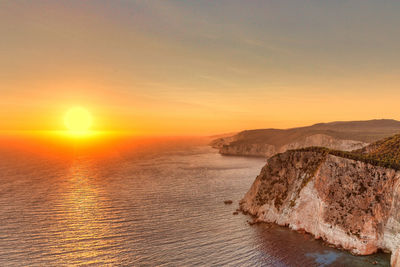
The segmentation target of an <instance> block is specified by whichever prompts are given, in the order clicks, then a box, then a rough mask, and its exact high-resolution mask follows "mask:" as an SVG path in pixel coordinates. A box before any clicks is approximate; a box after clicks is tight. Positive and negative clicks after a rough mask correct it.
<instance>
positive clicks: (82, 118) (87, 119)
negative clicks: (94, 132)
mask: <svg viewBox="0 0 400 267" xmlns="http://www.w3.org/2000/svg"><path fill="white" fill-rule="evenodd" d="M92 121H93V120H92V116H91V115H90V113H89V112H88V111H87V110H86V109H84V108H81V107H74V108H71V109H70V110H68V112H67V113H66V114H65V118H64V122H65V126H66V127H67V128H68V130H69V131H71V132H72V133H86V132H87V131H88V130H89V128H90V126H92Z"/></svg>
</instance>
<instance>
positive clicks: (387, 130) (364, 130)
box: [212, 120, 400, 158]
mask: <svg viewBox="0 0 400 267" xmlns="http://www.w3.org/2000/svg"><path fill="white" fill-rule="evenodd" d="M398 132H400V122H399V121H395V120H370V121H349V122H331V123H319V124H315V125H311V126H307V127H299V128H291V129H284V130H282V129H259V130H246V131H242V132H240V133H237V134H235V135H231V136H229V137H227V136H224V137H223V138H218V139H215V140H214V141H213V142H212V146H213V147H215V148H218V149H219V152H220V153H221V154H224V155H240V156H258V157H267V158H268V157H271V156H273V155H275V154H277V153H282V152H285V151H286V150H288V149H296V148H302V147H308V146H323V147H328V148H331V149H339V150H344V151H351V150H355V149H361V148H363V147H365V146H366V145H367V144H369V143H372V142H375V141H377V140H380V139H382V138H386V137H389V136H392V135H394V134H396V133H398Z"/></svg>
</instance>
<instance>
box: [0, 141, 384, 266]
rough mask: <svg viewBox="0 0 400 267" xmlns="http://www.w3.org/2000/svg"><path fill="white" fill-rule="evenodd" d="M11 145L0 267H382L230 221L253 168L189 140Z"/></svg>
mask: <svg viewBox="0 0 400 267" xmlns="http://www.w3.org/2000/svg"><path fill="white" fill-rule="evenodd" d="M16 143H18V142H15V140H14V142H6V141H3V142H2V143H1V149H0V266H352V267H353V266H389V261H390V255H388V254H384V253H378V254H374V255H371V256H353V255H351V254H350V253H348V252H346V251H341V250H338V249H335V248H331V247H329V246H328V245H327V244H324V242H322V241H321V240H315V239H314V238H313V237H312V236H311V235H308V234H301V233H297V232H295V231H292V230H290V229H287V228H285V227H280V226H276V225H269V224H256V225H249V224H248V223H247V222H248V221H250V220H251V217H250V216H249V215H244V214H241V213H239V214H238V215H234V214H233V213H234V212H235V210H236V209H237V208H238V203H239V201H240V199H241V198H242V197H243V196H244V194H245V193H246V192H247V190H248V189H249V188H250V186H251V184H252V183H253V181H254V179H255V178H256V176H257V175H258V174H259V172H260V170H261V168H262V167H263V166H264V165H265V164H266V160H265V159H263V158H250V157H239V156H222V155H220V154H219V153H218V151H217V150H216V149H214V148H212V147H210V146H209V145H208V141H207V140H203V139H200V138H153V139H145V140H144V139H140V138H136V139H132V140H130V141H127V139H125V140H124V141H123V142H120V143H119V144H118V145H115V146H114V145H112V146H108V147H107V149H105V150H103V151H102V153H100V152H99V153H97V152H96V153H93V152H92V153H90V152H88V151H89V150H88V149H81V146H80V145H79V144H78V145H77V144H73V145H72V144H71V149H70V150H69V152H68V153H64V154H59V153H56V152H54V151H55V150H54V149H53V150H51V149H47V148H48V147H46V145H42V146H41V147H38V146H30V149H24V146H23V145H21V142H20V143H18V145H15V144H16ZM10 144H13V145H10ZM67 146H68V145H67ZM64 148H65V146H64ZM225 200H232V201H233V203H232V204H225V203H224V201H225Z"/></svg>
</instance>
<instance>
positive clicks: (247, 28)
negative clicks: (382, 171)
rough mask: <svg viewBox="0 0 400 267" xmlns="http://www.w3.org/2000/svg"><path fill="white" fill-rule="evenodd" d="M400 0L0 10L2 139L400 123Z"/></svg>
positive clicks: (12, 6)
mask: <svg viewBox="0 0 400 267" xmlns="http://www.w3.org/2000/svg"><path fill="white" fill-rule="evenodd" d="M398 14H400V1H386V0H383V1H375V0H357V1H352V0H347V1H345V0H336V1H322V0H318V1H317V0H312V1H311V0H291V1H288V0H276V1H267V0H264V1H257V0H250V1H236V0H229V1H228V0H220V1H211V0H209V1H208V0H207V1H206V0H204V1H177V0H176V1H168V0H163V1H121V0H113V1H81V0H78V1H73V0H68V1H41V0H36V1H23V0H18V1H15V0H9V1H7V0H0V130H1V131H12V130H21V131H25V130H60V129H64V128H65V126H64V122H63V116H64V114H65V113H66V112H67V111H68V109H70V108H71V107H74V106H81V107H84V108H85V109H87V110H88V111H89V112H90V113H91V114H92V116H93V118H94V122H93V129H97V130H118V131H119V130H120V131H130V132H133V133H137V134H143V135H146V134H149V135H150V134H152V135H210V134H218V133H226V132H234V131H240V130H243V129H255V128H289V127H297V126H304V125H309V124H313V123H318V122H329V121H338V120H364V119H379V118H391V119H398V120H400V108H399V104H398V103H399V101H400V90H399V89H400V88H399V85H400V83H399V82H400V53H399V48H400V27H399V25H400V16H399V15H398Z"/></svg>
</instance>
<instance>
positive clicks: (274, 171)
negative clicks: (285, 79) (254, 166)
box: [240, 151, 400, 262]
mask: <svg viewBox="0 0 400 267" xmlns="http://www.w3.org/2000/svg"><path fill="white" fill-rule="evenodd" d="M399 178H400V172H399V171H395V170H393V169H388V168H383V167H378V166H373V165H370V164H367V163H364V162H360V161H354V160H351V159H345V158H341V157H337V156H334V155H331V154H326V153H321V152H307V151H287V152H285V153H283V154H278V155H276V156H274V157H272V158H270V159H269V160H268V163H267V164H266V165H265V167H264V168H263V169H262V171H261V173H260V174H259V176H258V177H257V178H256V180H255V181H254V183H253V185H252V186H251V188H250V190H249V191H248V192H247V194H246V195H245V197H244V198H243V199H242V201H241V204H240V205H241V208H242V210H243V211H246V212H249V213H250V214H252V215H254V216H256V220H257V221H264V222H273V223H277V224H279V225H286V226H289V227H290V228H292V229H294V230H305V231H306V232H309V233H311V234H313V235H314V236H315V237H316V238H322V239H324V240H326V241H327V242H329V243H331V244H334V245H336V246H338V247H343V248H344V249H347V250H350V251H352V252H353V253H355V254H362V255H366V254H371V253H374V252H376V251H377V250H378V249H383V250H385V251H391V252H393V258H392V262H393V261H396V259H395V257H399V255H397V254H399V252H398V250H396V249H397V248H398V247H400V235H399V232H400V212H399V211H400V179H399ZM396 253H397V254H396ZM395 255H397V256H395ZM397 261H398V260H397Z"/></svg>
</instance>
